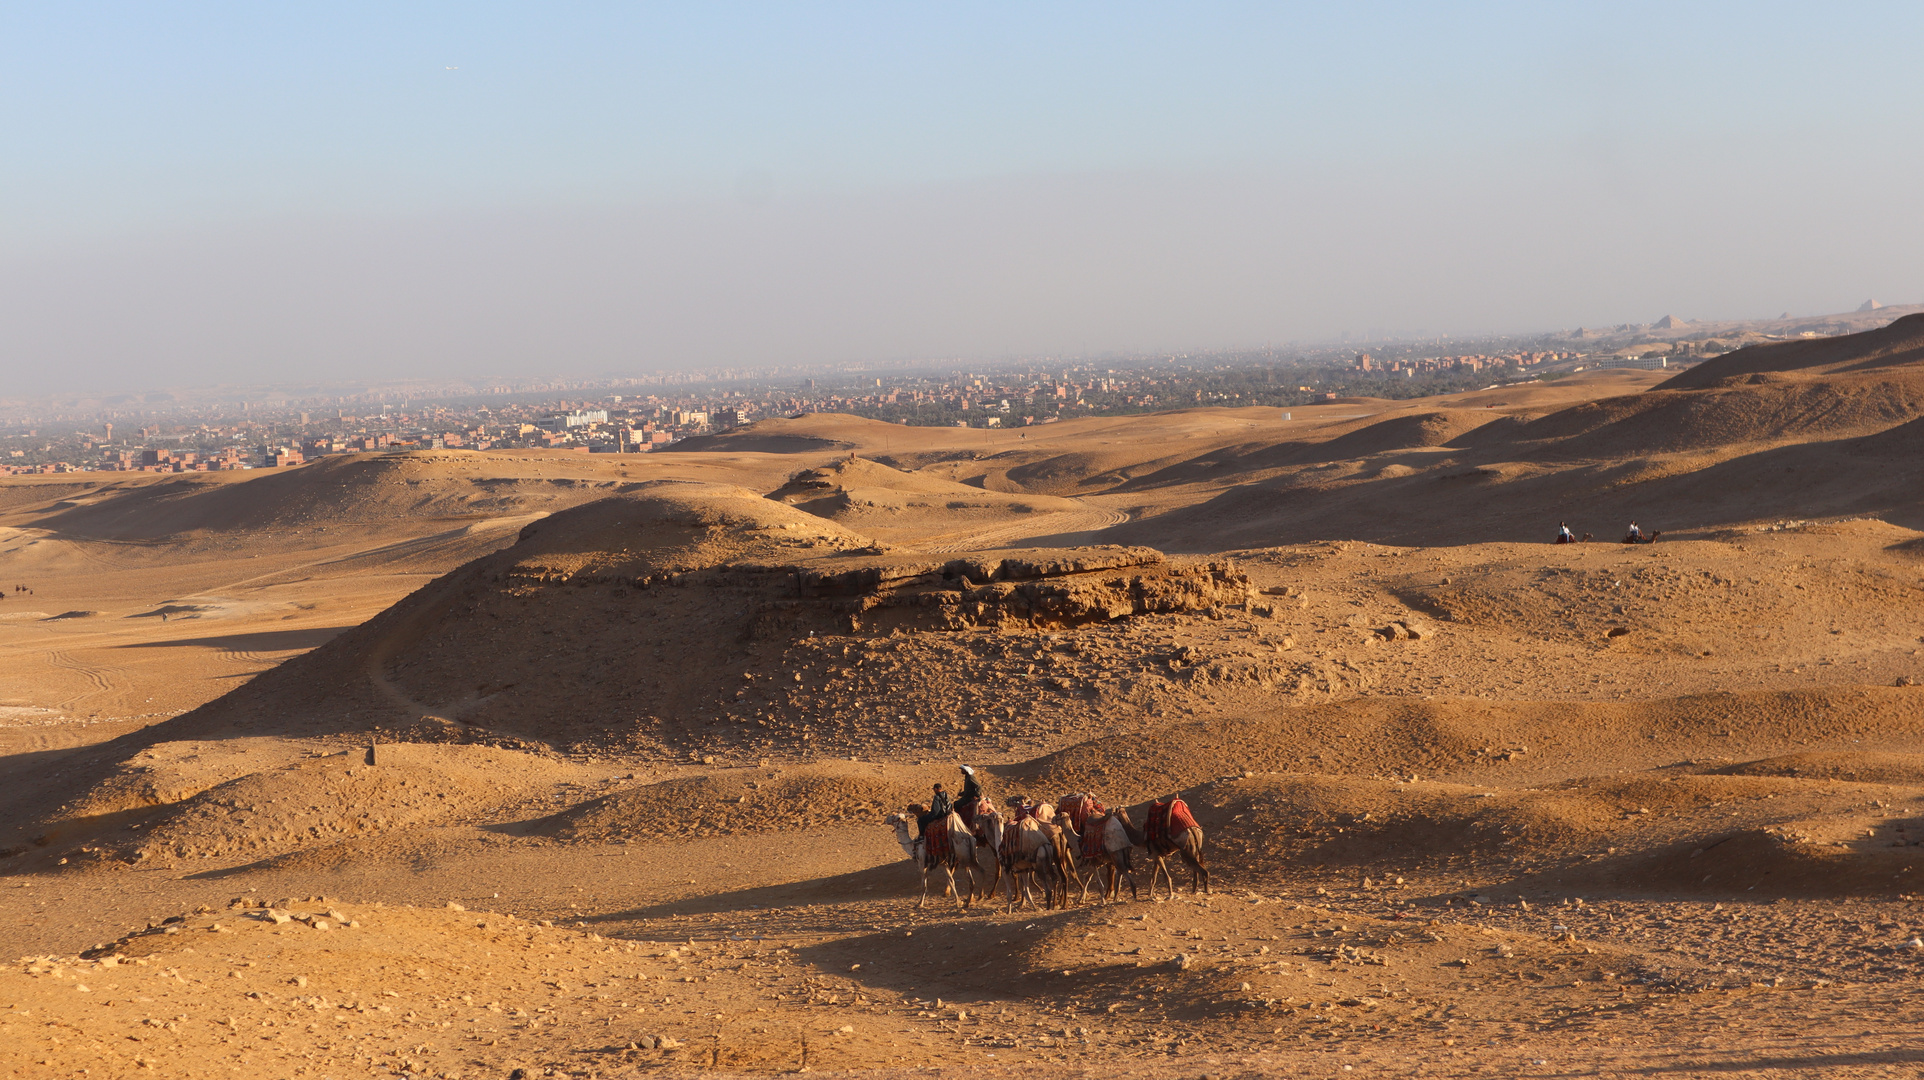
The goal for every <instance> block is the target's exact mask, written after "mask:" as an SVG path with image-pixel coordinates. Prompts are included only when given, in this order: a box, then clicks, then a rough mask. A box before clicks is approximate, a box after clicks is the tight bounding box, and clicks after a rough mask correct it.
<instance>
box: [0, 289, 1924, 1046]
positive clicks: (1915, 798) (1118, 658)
mask: <svg viewBox="0 0 1924 1080" xmlns="http://www.w3.org/2000/svg"><path fill="white" fill-rule="evenodd" d="M1633 521H1634V522H1636V523H1638V524H1639V525H1640V526H1641V528H1642V530H1643V531H1644V532H1645V533H1646V534H1660V535H1658V536H1657V538H1656V541H1655V542H1654V543H1647V544H1635V545H1630V544H1624V543H1621V542H1620V541H1621V540H1622V539H1623V537H1624V534H1625V530H1626V528H1627V526H1628V525H1629V524H1630V523H1631V522H1633ZM1565 522H1567V523H1568V524H1569V526H1570V527H1571V529H1572V530H1573V532H1574V533H1575V534H1576V535H1577V536H1579V537H1582V536H1584V535H1585V534H1589V538H1588V539H1587V540H1580V541H1579V542H1576V543H1570V544H1555V543H1552V541H1553V540H1554V539H1555V537H1556V535H1557V529H1558V526H1559V524H1560V523H1565ZM0 587H4V589H5V593H4V600H0V672H4V674H5V678H4V680H3V681H0V755H3V756H0V780H3V782H0V958H3V959H4V960H5V961H7V963H6V965H5V967H4V968H0V1071H4V1072H5V1073H6V1074H7V1075H9V1076H20V1077H56V1076H58V1077H68V1076H81V1075H87V1076H92V1077H100V1076H155V1077H180V1078H204V1077H237V1078H251V1077H312V1078H320V1077H363V1076H397V1075H400V1076H411V1077H447V1078H480V1077H498V1078H504V1080H506V1078H510V1077H519V1078H523V1080H526V1078H531V1077H548V1076H570V1077H629V1076H650V1075H680V1074H684V1073H693V1072H703V1073H707V1074H712V1075H724V1076H725V1075H743V1076H751V1075H766V1074H772V1073H785V1072H797V1071H803V1070H806V1071H811V1072H816V1073H822V1074H829V1075H861V1076H865V1077H876V1078H884V1077H898V1076H911V1075H933V1074H938V1073H939V1074H943V1075H949V1074H956V1075H971V1076H978V1077H984V1078H991V1077H1005V1076H1007V1077H1016V1076H1025V1077H1026V1076H1101V1077H1118V1078H1124V1077H1129V1078H1133V1077H1142V1078H1150V1077H1156V1078H1161V1077H1191V1078H1193V1077H1204V1076H1215V1077H1237V1076H1258V1075H1261V1076H1267V1075H1291V1076H1296V1075H1302V1076H1330V1077H1348V1076H1359V1075H1366V1074H1367V1075H1376V1074H1387V1075H1431V1074H1435V1075H1458V1074H1483V1073H1487V1074H1490V1075H1501V1076H1517V1077H1559V1076H1574V1075H1632V1074H1636V1075H1656V1076H1679V1077H1687V1076H1723V1075H1730V1074H1732V1073H1735V1072H1746V1071H1755V1072H1757V1073H1760V1074H1765V1075H1772V1076H1777V1075H1782V1076H1816V1075H1823V1076H1827V1077H1837V1076H1867V1077H1868V1076H1885V1075H1896V1074H1914V1073H1915V1072H1916V1071H1917V1070H1918V1068H1919V1067H1920V1065H1924V1050H1919V1049H1918V1048H1917V1047H1916V1045H1915V1043H1916V1040H1915V1039H1914V1037H1912V1035H1911V1034H1910V1032H1911V1030H1912V1029H1911V1028H1910V1025H1911V1024H1912V1023H1916V1022H1918V1021H1919V1020H1920V1019H1924V1017H1921V1016H1920V1006H1919V1005H1918V1000H1917V995H1916V994H1915V992H1914V991H1915V987H1916V984H1917V980H1918V979H1919V977H1920V976H1924V902H1921V901H1920V900H1919V899H1918V897H1919V896H1920V895H1924V741H1921V739H1924V688H1920V687H1919V686H1918V685H1917V683H1918V682H1919V681H1924V657H1920V652H1919V650H1920V649H1924V619H1920V617H1919V615H1920V611H1924V315H1909V316H1906V317H1904V318H1900V319H1897V320H1896V321H1894V322H1891V323H1890V324H1889V325H1887V326H1882V327H1879V328H1875V329H1870V330H1865V331H1863V332H1859V333H1852V334H1846V335H1841V336H1836V337H1827V338H1814V339H1808V340H1793V341H1786V342H1778V343H1770V344H1760V345H1753V346H1750V347H1746V348H1742V349H1738V350H1737V351H1734V352H1731V353H1728V354H1726V355H1723V356H1721V357H1717V358H1714V359H1709V360H1706V361H1704V362H1702V363H1699V364H1696V365H1694V366H1691V367H1688V368H1684V369H1682V370H1681V371H1677V370H1671V371H1646V370H1635V369H1619V370H1607V371H1595V370H1593V371H1588V372H1584V373H1581V374H1577V375H1573V376H1570V377H1568V378H1562V379H1558V380H1554V381H1539V382H1531V383H1524V384H1519V385H1513V386H1503V387H1499V388H1494V389H1487V390H1477V391H1471V392H1465V393H1457V394H1452V395H1448V396H1443V397H1431V398H1421V399H1415V400H1404V401H1391V400H1383V399H1374V398H1345V399H1340V400H1336V401H1331V402H1327V403H1323V404H1317V405H1314V406H1309V407H1303V408H1295V409H1292V410H1290V411H1289V412H1288V413H1287V414H1285V413H1283V412H1281V411H1279V410H1277V409H1273V408H1257V407H1247V408H1195V409H1186V410H1178V411H1171V412H1161V413H1154V414H1150V415H1142V416H1121V417H1091V418H1085V419H1073V420H1065V421H1063V422H1061V423H1055V424H1049V425H1046V426H1037V427H1033V428H1026V429H1022V430H1019V431H1018V430H1007V431H1004V430H986V429H976V428H946V427H906V426H902V425H896V424H887V423H882V422H879V421H873V420H864V419H860V418H856V417H852V416H846V415H837V414H807V415H800V416H795V417H792V418H788V419H773V420H764V421H761V422H758V423H754V424H751V425H747V426H744V427H741V428H738V429H735V430H733V431H728V432H724V433H720V434H715V435H710V436H703V437H699V438H693V439H688V440H686V441H684V442H682V443H678V444H676V446H675V448H674V449H673V450H672V451H670V452H659V453H650V454H595V455H589V454H570V453H565V452H561V451H546V450H535V449H516V450H497V451H468V450H421V451H410V452H405V453H386V454H382V453H356V454H342V455H336V456H330V457H326V458H323V459H321V460H318V461H315V462H313V463H310V464H307V465H303V466H300V467H297V468H287V469H274V470H264V471H258V472H250V473H243V472H217V473H200V474H193V473H184V474H133V473H128V474H88V473H72V474H63V475H48V476H22V477H13V478H8V479H6V480H3V481H0ZM964 764H967V765H970V766H973V767H974V768H975V770H976V772H977V773H978V775H979V777H980V780H981V783H982V786H983V787H984V788H985V789H986V791H987V793H988V794H989V795H990V796H991V797H992V798H993V799H994V800H995V801H996V803H997V804H998V805H1001V806H1004V807H1008V806H1011V805H1013V803H1014V801H1015V799H1016V797H1018V796H1026V797H1027V798H1029V799H1031V800H1040V801H1048V802H1052V803H1053V802H1057V801H1059V800H1061V799H1063V798H1064V797H1065V796H1068V795H1071V794H1074V793H1089V794H1091V795H1093V796H1094V797H1095V798H1096V799H1098V800H1100V801H1101V802H1102V803H1104V804H1106V805H1109V806H1125V807H1129V808H1131V812H1132V814H1133V815H1134V817H1133V819H1132V820H1133V821H1134V822H1136V823H1141V822H1142V821H1143V820H1144V816H1145V814H1146V811H1147V808H1148V806H1149V805H1150V804H1152V803H1155V802H1158V801H1166V800H1169V799H1171V798H1172V797H1179V798H1180V799H1181V800H1183V801H1184V802H1185V803H1186V804H1187V806H1188V808H1189V810H1190V811H1191V812H1192V813H1193V815H1194V818H1195V820H1196V822H1197V824H1198V826H1199V827H1200V830H1201V836H1202V838H1203V839H1202V843H1203V847H1202V858H1203V861H1204V863H1205V864H1206V866H1207V868H1208V871H1209V875H1210V889H1209V891H1208V892H1207V893H1203V892H1199V891H1195V890H1194V889H1193V888H1192V886H1193V884H1194V881H1193V878H1194V875H1193V874H1192V872H1191V870H1190V869H1189V868H1188V867H1187V866H1186V865H1184V862H1183V861H1182V860H1181V859H1180V858H1176V857H1171V858H1169V859H1168V864H1169V867H1170V870H1171V872H1172V876H1173V885H1174V889H1173V894H1172V890H1171V889H1170V887H1169V885H1170V883H1169V882H1160V883H1157V884H1156V885H1155V887H1154V888H1153V889H1152V883H1151V872H1150V871H1151V867H1152V865H1153V861H1152V860H1151V859H1150V858H1149V854H1148V852H1147V851H1145V850H1144V849H1143V848H1142V847H1130V846H1125V849H1124V850H1125V852H1126V853H1127V854H1126V855H1125V856H1124V857H1125V858H1126V859H1127V860H1128V861H1129V863H1130V865H1131V868H1132V871H1133V872H1132V873H1131V874H1130V875H1129V877H1130V879H1131V880H1125V881H1123V882H1122V883H1121V887H1120V891H1119V894H1118V896H1117V898H1116V899H1114V900H1108V899H1105V898H1104V896H1103V895H1102V889H1101V888H1100V883H1099V882H1098V883H1092V884H1090V885H1089V886H1088V888H1087V889H1086V890H1085V889H1084V888H1083V883H1082V882H1081V881H1080V880H1071V881H1069V882H1068V883H1067V888H1066V890H1064V891H1066V893H1067V901H1068V902H1067V903H1066V904H1062V905H1059V906H1050V905H1049V904H1046V903H1044V902H1042V898H1041V897H1040V896H1037V897H1034V898H1033V902H1027V903H1024V902H1021V901H1023V900H1025V898H1024V897H1023V896H1021V895H1020V894H1018V895H1017V896H1016V898H1015V899H1016V900H1017V901H1018V903H1017V905H1016V906H1015V908H1014V909H1013V910H1011V895H1010V892H1009V888H1008V879H1007V875H1006V874H1000V873H998V868H997V866H996V860H995V859H994V858H993V857H992V856H991V854H990V853H989V852H988V851H986V850H985V851H984V852H983V853H982V855H981V858H980V859H979V860H978V868H979V870H980V878H979V884H980V886H981V888H980V890H979V891H980V892H982V893H984V894H987V893H989V889H990V884H991V879H992V878H999V879H1000V880H999V881H998V883H997V885H996V891H995V892H994V893H993V894H989V895H978V896H976V897H975V898H974V900H973V902H972V903H970V904H968V905H967V907H966V908H965V907H963V906H962V905H961V904H960V903H959V901H958V899H957V898H953V897H947V896H944V895H942V892H943V889H942V884H943V883H942V882H941V881H940V880H937V881H936V883H935V884H934V885H933V886H932V887H930V888H929V890H928V893H929V895H928V896H927V898H926V902H925V903H924V902H922V901H923V899H924V884H923V881H922V878H921V875H920V874H919V873H918V869H917V867H916V865H915V864H914V863H912V862H911V860H910V859H909V858H908V857H906V856H905V854H904V851H903V848H902V847H901V846H900V844H899V843H898V837H897V832H896V830H895V828H894V827H892V826H891V825H889V824H887V823H886V819H887V818H888V817H889V816H890V815H892V814H898V813H901V812H903V811H905V809H906V808H907V807H908V806H909V805H910V804H912V803H919V802H926V801H927V800H928V799H929V797H930V794H931V788H932V785H934V784H937V783H942V784H945V785H947V787H948V789H949V790H950V791H953V790H955V789H956V788H958V787H959V786H960V785H961V783H962V781H963V774H962V771H961V768H960V766H962V765H964ZM1071 862H1072V863H1076V862H1078V860H1071ZM1091 869H1092V868H1088V867H1084V866H1081V865H1079V864H1078V865H1074V866H1072V873H1073V874H1074V875H1076V876H1077V877H1080V876H1081V875H1082V874H1084V873H1086V872H1089V871H1090V870H1091ZM1092 876H1093V875H1092ZM938 878H939V875H938ZM962 881H963V884H962V887H961V892H962V893H964V894H965V895H966V894H968V893H969V892H971V891H972V890H971V888H970V887H969V884H968V881H969V875H967V874H964V875H963V877H962ZM1138 890H1139V892H1138Z"/></svg>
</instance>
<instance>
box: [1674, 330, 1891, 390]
mask: <svg viewBox="0 0 1924 1080" xmlns="http://www.w3.org/2000/svg"><path fill="white" fill-rule="evenodd" d="M1920 361H1924V313H1920V314H1915V315H1906V316H1904V317H1903V318H1901V319H1897V320H1895V321H1894V322H1892V323H1891V324H1890V325H1888V326H1883V327H1879V328H1877V329H1873V330H1865V331H1861V332H1859V333H1855V334H1845V335H1842V336H1839V337H1828V338H1812V339H1809V340H1802V341H1781V342H1771V343H1768V344H1762V345H1751V346H1749V347H1746V348H1742V349H1738V350H1737V351H1735V352H1731V353H1726V354H1724V355H1723V356H1719V357H1715V358H1713V359H1710V360H1706V361H1704V362H1703V363H1701V364H1698V365H1696V366H1695V367H1692V368H1690V369H1689V370H1687V371H1683V372H1680V373H1678V374H1677V375H1674V376H1672V377H1671V378H1670V379H1668V380H1666V381H1665V382H1664V383H1662V384H1661V385H1659V386H1658V387H1657V389H1659V390H1694V389H1700V388H1703V387H1707V386H1715V385H1717V384H1719V383H1727V382H1730V381H1734V380H1748V379H1749V378H1750V377H1752V376H1769V375H1781V374H1791V373H1795V374H1798V375H1804V376H1811V375H1829V374H1850V373H1857V372H1867V371H1876V370H1880V369H1893V370H1896V369H1904V368H1914V367H1916V366H1917V365H1918V364H1919V362H1920Z"/></svg>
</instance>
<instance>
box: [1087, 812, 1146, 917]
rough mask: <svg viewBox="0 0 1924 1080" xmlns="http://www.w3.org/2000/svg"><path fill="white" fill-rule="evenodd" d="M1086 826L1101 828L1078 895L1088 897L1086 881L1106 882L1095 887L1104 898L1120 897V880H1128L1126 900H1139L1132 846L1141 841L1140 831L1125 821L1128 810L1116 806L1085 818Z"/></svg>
mask: <svg viewBox="0 0 1924 1080" xmlns="http://www.w3.org/2000/svg"><path fill="white" fill-rule="evenodd" d="M1088 827H1089V828H1091V829H1099V830H1101V832H1100V834H1099V835H1101V837H1102V848H1101V850H1100V851H1099V852H1097V853H1096V854H1095V855H1093V856H1090V857H1089V859H1088V867H1089V875H1088V877H1086V878H1081V879H1080V880H1081V881H1082V898H1083V899H1084V900H1087V899H1088V898H1089V882H1091V881H1097V882H1102V881H1103V878H1104V876H1105V875H1106V876H1107V879H1108V880H1107V881H1106V882H1104V883H1103V885H1102V887H1101V888H1099V889H1098V890H1097V895H1098V896H1100V897H1101V898H1102V899H1104V900H1119V899H1121V898H1122V879H1123V878H1124V877H1125V876H1126V877H1128V879H1129V899H1131V900H1140V899H1142V893H1141V892H1140V891H1139V890H1138V889H1137V888H1136V872H1135V871H1136V868H1135V851H1134V849H1135V847H1136V845H1139V844H1142V843H1145V839H1144V837H1143V835H1142V830H1140V829H1138V828H1136V826H1135V824H1134V823H1133V822H1131V821H1130V820H1129V811H1127V810H1125V809H1123V808H1122V807H1120V806H1118V807H1116V808H1115V809H1114V810H1111V811H1109V812H1108V813H1107V814H1104V815H1102V816H1101V817H1098V818H1091V819H1090V820H1089V826H1088Z"/></svg>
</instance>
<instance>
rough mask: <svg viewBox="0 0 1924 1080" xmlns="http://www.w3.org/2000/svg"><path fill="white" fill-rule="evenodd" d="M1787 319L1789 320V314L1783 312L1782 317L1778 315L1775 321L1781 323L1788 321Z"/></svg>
mask: <svg viewBox="0 0 1924 1080" xmlns="http://www.w3.org/2000/svg"><path fill="white" fill-rule="evenodd" d="M1788 318H1790V312H1788V311H1786V312H1784V313H1783V314H1782V315H1779V316H1777V321H1778V322H1782V321H1784V320H1785V319H1788Z"/></svg>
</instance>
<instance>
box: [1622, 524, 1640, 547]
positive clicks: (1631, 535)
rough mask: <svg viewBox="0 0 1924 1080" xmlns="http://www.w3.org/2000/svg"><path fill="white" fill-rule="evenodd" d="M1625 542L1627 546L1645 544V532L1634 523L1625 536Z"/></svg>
mask: <svg viewBox="0 0 1924 1080" xmlns="http://www.w3.org/2000/svg"><path fill="white" fill-rule="evenodd" d="M1623 542H1624V543H1626V544H1641V543H1643V530H1642V529H1640V528H1638V527H1637V523H1636V522H1634V521H1633V522H1631V523H1630V528H1629V530H1628V531H1627V532H1625V533H1624V534H1623Z"/></svg>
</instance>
